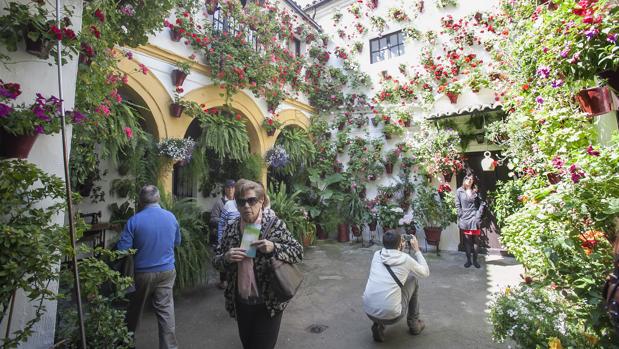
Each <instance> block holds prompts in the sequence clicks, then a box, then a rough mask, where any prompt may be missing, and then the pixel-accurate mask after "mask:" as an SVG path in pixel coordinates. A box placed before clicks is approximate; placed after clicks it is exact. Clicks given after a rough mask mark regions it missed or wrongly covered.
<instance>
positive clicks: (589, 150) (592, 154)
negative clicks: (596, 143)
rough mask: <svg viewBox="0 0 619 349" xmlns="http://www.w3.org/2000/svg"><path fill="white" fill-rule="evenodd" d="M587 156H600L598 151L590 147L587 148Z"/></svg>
mask: <svg viewBox="0 0 619 349" xmlns="http://www.w3.org/2000/svg"><path fill="white" fill-rule="evenodd" d="M587 154H589V155H591V156H600V151H599V150H594V149H593V146H592V145H589V147H587Z"/></svg>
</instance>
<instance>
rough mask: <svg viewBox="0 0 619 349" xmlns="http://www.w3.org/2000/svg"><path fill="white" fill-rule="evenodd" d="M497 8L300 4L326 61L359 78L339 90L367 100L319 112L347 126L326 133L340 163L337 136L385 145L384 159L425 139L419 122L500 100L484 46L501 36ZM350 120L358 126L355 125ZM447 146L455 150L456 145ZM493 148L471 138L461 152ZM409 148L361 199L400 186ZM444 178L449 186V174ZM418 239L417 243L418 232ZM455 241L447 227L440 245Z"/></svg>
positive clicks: (345, 158)
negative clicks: (324, 38) (321, 40)
mask: <svg viewBox="0 0 619 349" xmlns="http://www.w3.org/2000/svg"><path fill="white" fill-rule="evenodd" d="M497 6H498V1H483V2H470V1H412V2H411V1H380V0H379V1H364V2H360V1H338V0H336V1H329V2H326V3H324V4H318V6H317V7H313V6H312V5H310V7H307V8H306V12H307V13H309V14H310V15H312V16H314V18H315V20H316V21H317V22H318V23H319V24H320V25H321V26H322V28H323V29H324V31H325V32H326V33H328V34H329V36H330V37H331V38H332V41H331V42H330V44H329V47H328V50H329V52H330V53H331V55H330V58H329V61H328V64H330V65H332V66H336V67H341V68H343V70H344V71H345V72H346V73H347V74H348V76H349V77H350V78H356V79H358V80H361V81H362V83H359V84H357V86H349V87H348V89H347V91H346V92H347V93H348V94H365V95H367V96H368V98H367V99H368V104H367V105H365V106H364V107H362V108H350V107H347V106H344V107H341V108H340V109H338V110H327V111H325V114H327V115H328V116H329V118H330V120H331V121H332V125H333V126H334V127H336V126H337V125H339V124H340V121H345V122H346V124H347V125H348V126H347V127H346V128H342V129H341V130H338V129H337V128H334V130H333V131H334V132H333V137H332V139H333V140H334V141H335V142H336V145H337V144H340V145H341V148H342V149H345V151H343V152H342V153H341V154H340V155H338V160H339V161H341V162H342V163H344V164H346V165H345V167H346V168H349V167H350V166H351V163H350V156H349V150H350V149H346V146H344V145H343V144H342V143H346V142H347V140H344V138H347V139H348V140H350V143H352V142H354V140H355V139H359V138H363V139H366V140H375V141H376V142H384V149H383V152H382V153H383V154H382V155H381V156H380V158H382V159H383V160H386V158H385V157H386V156H387V155H388V154H389V153H390V152H393V151H394V150H395V149H398V145H400V149H401V145H402V143H405V144H407V145H408V146H411V147H412V148H416V146H421V145H422V144H421V143H423V141H424V136H423V135H422V133H420V132H419V128H418V126H416V124H417V123H418V122H421V121H423V120H425V119H427V118H429V117H431V116H432V117H436V116H440V115H444V114H457V113H458V111H461V110H467V109H475V108H476V107H490V108H493V107H496V106H498V105H500V104H501V103H502V98H501V97H502V95H501V93H502V90H503V89H504V86H503V84H504V81H502V79H501V78H500V76H499V75H498V74H495V75H493V73H494V72H495V71H498V69H497V66H496V64H497V63H496V61H495V60H494V59H493V57H492V56H491V53H490V49H489V47H488V46H492V45H495V43H496V40H497V39H498V38H500V37H501V33H496V32H493V31H492V14H491V11H492V10H496V8H497ZM489 30H490V31H489ZM394 33H395V34H394ZM397 33H400V35H398V34H397ZM374 39H378V42H376V41H375V40H374ZM380 40H382V42H381V41H380ZM387 40H389V41H388V42H387ZM386 42H387V50H386V51H383V54H384V56H383V57H379V54H373V53H374V52H375V51H377V49H379V50H380V49H381V48H385V46H384V45H385V43H386ZM377 45H378V46H377ZM381 45H382V46H381ZM389 51H391V52H389ZM382 58H384V59H382ZM493 76H494V80H492V77H493ZM450 95H452V96H450ZM451 99H453V101H452V100H451ZM462 113H464V114H468V113H467V112H465V111H463V112H462ZM359 119H361V121H358V120H359ZM357 123H358V124H359V125H362V126H361V127H356V125H357ZM343 133H345V134H346V136H344V135H343ZM387 137H389V138H388V139H387ZM456 142H457V141H456ZM454 146H455V147H456V148H455V150H454V151H456V152H458V151H459V150H458V149H460V145H459V144H454ZM497 149H498V148H497V146H495V145H490V144H484V143H483V142H482V144H478V143H477V142H475V141H472V142H469V144H468V147H467V149H466V151H485V150H491V151H495V150H497ZM414 152H415V150H411V152H410V154H411V155H410V157H407V155H403V156H402V160H404V161H396V164H395V169H394V171H393V174H387V173H381V174H379V176H378V179H377V180H376V181H369V182H368V183H367V191H368V197H369V198H375V197H376V196H377V195H378V194H380V191H381V188H384V187H393V186H396V185H398V184H401V183H402V179H403V178H402V177H401V176H400V174H401V173H402V172H401V169H402V168H403V166H402V165H403V164H404V166H406V165H407V162H410V163H411V164H412V163H414V162H415V160H413V159H414V158H416V157H418V155H419V154H415V153H414ZM402 154H404V152H403V153H402ZM419 157H420V156H419ZM354 161H355V160H353V162H354ZM353 166H354V165H353ZM413 168H416V167H413ZM415 173H417V174H418V175H415ZM424 174H425V173H424ZM408 178H412V179H413V181H416V182H417V183H421V182H422V181H424V180H425V178H424V177H423V174H421V175H419V172H418V171H413V174H412V175H409V177H408ZM444 181H445V179H444V178H443V176H441V175H440V172H439V173H438V174H436V175H433V182H434V185H435V186H436V187H438V186H439V185H440V184H441V183H444ZM447 183H448V184H450V185H451V187H452V188H453V189H455V188H454V187H455V185H456V177H455V176H454V177H453V179H451V180H450V181H449V182H447ZM413 201H414V199H413ZM419 228H420V227H418V229H417V230H418V232H419V231H420V229H419ZM418 236H420V237H421V238H422V240H423V238H424V234H423V232H421V233H420V234H418ZM458 244H459V235H458V230H457V229H456V226H455V225H450V226H449V227H448V228H447V229H446V230H444V232H443V235H442V237H441V244H440V248H441V249H445V250H457V248H458Z"/></svg>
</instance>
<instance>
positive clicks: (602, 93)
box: [576, 86, 612, 116]
mask: <svg viewBox="0 0 619 349" xmlns="http://www.w3.org/2000/svg"><path fill="white" fill-rule="evenodd" d="M576 101H577V102H578V104H579V105H580V109H581V110H582V111H583V112H585V113H587V115H589V116H597V115H602V114H606V113H610V112H611V111H612V104H611V92H610V90H609V89H608V86H600V87H593V88H587V89H583V90H580V91H579V92H578V94H577V95H576Z"/></svg>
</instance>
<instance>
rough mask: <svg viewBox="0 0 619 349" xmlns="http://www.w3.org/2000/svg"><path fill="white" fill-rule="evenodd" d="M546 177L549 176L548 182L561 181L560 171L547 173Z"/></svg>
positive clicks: (556, 182) (555, 182)
mask: <svg viewBox="0 0 619 349" xmlns="http://www.w3.org/2000/svg"><path fill="white" fill-rule="evenodd" d="M546 178H548V182H550V184H558V183H559V182H561V175H559V174H558V173H547V174H546Z"/></svg>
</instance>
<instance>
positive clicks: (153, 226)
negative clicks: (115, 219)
mask: <svg viewBox="0 0 619 349" xmlns="http://www.w3.org/2000/svg"><path fill="white" fill-rule="evenodd" d="M180 243H181V231H180V227H179V225H178V221H177V220H176V217H174V215H173V214H172V212H170V211H167V210H164V209H162V208H161V206H159V205H158V204H151V205H148V206H146V207H145V208H144V209H143V210H142V211H140V212H138V213H136V214H135V215H134V216H133V217H131V218H129V221H127V224H126V225H125V229H124V230H123V232H122V234H121V235H120V240H119V241H118V244H117V245H116V248H117V249H118V250H121V251H124V250H128V249H130V248H135V249H137V250H138V251H137V253H136V255H135V257H134V264H135V272H137V273H151V272H161V271H168V270H172V269H174V247H175V246H178V245H179V244H180Z"/></svg>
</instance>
